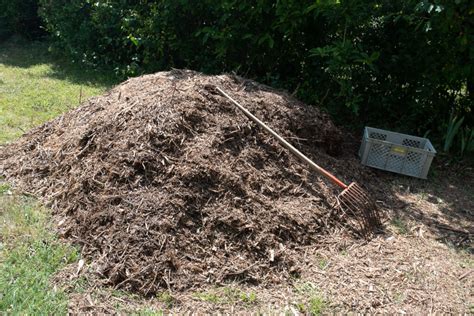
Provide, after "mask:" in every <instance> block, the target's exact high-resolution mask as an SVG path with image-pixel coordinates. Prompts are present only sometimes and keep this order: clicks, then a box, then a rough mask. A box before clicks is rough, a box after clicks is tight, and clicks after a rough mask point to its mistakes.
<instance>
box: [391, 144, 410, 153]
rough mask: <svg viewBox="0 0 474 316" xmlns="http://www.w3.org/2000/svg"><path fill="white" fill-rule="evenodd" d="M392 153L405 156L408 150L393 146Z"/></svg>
mask: <svg viewBox="0 0 474 316" xmlns="http://www.w3.org/2000/svg"><path fill="white" fill-rule="evenodd" d="M391 152H392V154H399V155H405V154H406V153H407V149H406V148H405V147H398V146H393V147H392V150H391Z"/></svg>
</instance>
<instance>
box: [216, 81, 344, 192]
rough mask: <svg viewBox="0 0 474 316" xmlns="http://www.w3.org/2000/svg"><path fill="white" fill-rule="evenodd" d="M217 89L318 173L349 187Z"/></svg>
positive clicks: (337, 183)
mask: <svg viewBox="0 0 474 316" xmlns="http://www.w3.org/2000/svg"><path fill="white" fill-rule="evenodd" d="M216 89H217V91H219V93H221V94H222V95H223V96H224V97H226V98H227V99H229V100H230V101H231V102H232V103H233V104H234V105H235V106H237V107H238V108H239V109H240V110H241V111H242V112H244V114H245V115H246V116H247V117H248V118H249V119H251V120H252V121H254V122H255V123H256V124H257V125H258V126H260V127H262V128H263V129H264V130H266V131H267V132H269V133H270V134H272V135H273V137H275V138H276V139H277V140H278V141H279V142H280V144H281V145H282V146H283V147H285V148H286V149H288V150H289V151H291V152H292V153H293V154H294V155H295V156H296V157H298V158H300V159H301V160H303V161H304V162H306V163H307V164H308V165H309V166H310V167H311V168H313V169H314V170H315V171H317V172H318V173H320V174H321V175H323V176H325V177H326V178H327V179H328V180H329V181H331V182H332V183H334V184H335V185H337V186H339V187H341V188H342V189H346V188H347V185H345V184H344V183H343V182H342V181H341V180H339V179H338V178H336V177H335V176H334V175H333V174H331V173H330V172H329V171H327V170H325V169H323V168H321V167H320V166H318V165H317V164H315V163H314V162H313V161H312V160H311V159H309V158H308V157H306V156H305V155H304V154H303V153H302V152H300V151H299V150H298V149H296V148H295V147H293V145H291V144H290V143H289V142H287V141H286V140H285V139H284V138H283V137H281V136H280V135H278V134H277V133H276V132H275V131H274V130H272V129H271V128H270V127H268V126H267V125H266V124H265V123H263V122H262V121H260V120H259V119H258V118H257V117H256V116H254V115H253V114H252V113H250V112H249V111H248V110H247V109H246V108H244V107H243V106H242V105H240V104H239V103H237V101H235V100H234V99H232V98H231V97H230V96H229V95H228V94H227V93H225V92H224V91H223V90H222V89H221V88H219V87H216Z"/></svg>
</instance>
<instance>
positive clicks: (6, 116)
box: [0, 39, 114, 144]
mask: <svg viewBox="0 0 474 316" xmlns="http://www.w3.org/2000/svg"><path fill="white" fill-rule="evenodd" d="M113 83H114V79H113V77H112V76H111V75H108V74H103V73H100V72H94V71H91V70H85V69H84V68H83V67H81V66H79V65H74V64H71V63H67V62H64V61H58V60H56V59H55V58H54V56H52V55H51V54H50V53H49V52H48V46H47V44H46V43H42V42H25V41H23V40H21V39H12V40H9V41H7V42H3V43H0V144H2V143H7V142H9V141H12V140H14V139H16V138H17V137H18V136H20V135H21V134H23V133H24V132H25V131H27V130H29V129H31V128H33V127H35V126H38V125H40V124H41V123H44V122H45V121H47V120H50V119H51V118H54V117H56V116H58V115H60V114H61V113H63V112H64V111H66V110H68V109H70V108H72V107H75V106H77V105H78V104H79V100H80V99H81V100H82V101H84V100H85V99H87V98H89V97H91V96H93V95H97V94H100V93H102V92H104V91H105V90H106V89H107V88H108V87H110V86H111V85H112V84H113Z"/></svg>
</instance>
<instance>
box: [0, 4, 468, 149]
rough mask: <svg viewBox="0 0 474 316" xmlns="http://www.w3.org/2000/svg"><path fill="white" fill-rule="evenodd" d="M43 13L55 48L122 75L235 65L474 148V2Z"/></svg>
mask: <svg viewBox="0 0 474 316" xmlns="http://www.w3.org/2000/svg"><path fill="white" fill-rule="evenodd" d="M1 1H5V0H1ZM37 1H38V0H28V1H19V0H12V1H9V4H10V3H21V4H22V5H17V7H18V8H19V9H18V10H19V12H18V14H14V13H12V12H9V13H7V14H6V15H7V16H20V15H21V14H23V13H25V12H29V11H28V10H27V11H24V10H23V9H21V8H22V7H23V5H24V4H25V3H28V4H29V5H31V8H34V7H35V4H34V3H36V2H37ZM11 8H14V6H11ZM28 8H30V7H29V6H28ZM0 9H1V6H0ZM10 10H12V9H10ZM20 11H21V12H20ZM39 15H40V16H41V18H42V21H43V25H44V28H45V29H46V30H47V31H48V32H49V34H50V37H51V40H52V43H53V47H54V48H55V51H56V52H59V53H61V54H64V55H67V56H70V57H72V58H74V60H75V61H77V62H83V63H86V64H89V65H91V66H94V67H110V68H113V69H114V70H115V72H116V73H117V75H118V76H120V77H127V76H135V75H139V74H141V73H147V72H153V71H157V70H162V69H169V68H170V67H176V68H191V69H195V70H201V71H205V72H207V73H221V72H224V71H234V72H236V73H237V74H240V75H243V76H246V77H250V78H254V79H257V80H259V81H261V82H265V83H267V84H270V85H273V86H276V87H281V88H285V89H288V90H289V91H291V92H293V91H294V92H295V93H296V94H297V95H298V97H299V98H300V99H302V100H304V101H306V102H309V103H314V104H317V105H319V106H322V107H324V108H326V109H327V110H328V111H329V112H330V113H331V114H332V115H333V117H334V119H335V120H336V121H338V122H339V123H342V124H345V125H346V126H347V125H349V126H352V127H356V128H360V127H361V126H363V125H370V126H374V127H381V128H389V129H391V130H398V131H402V132H407V133H412V134H416V135H420V136H423V135H426V134H429V135H430V137H432V138H434V139H437V140H438V141H439V142H440V143H441V142H444V144H443V145H444V146H443V147H445V149H446V148H447V150H449V149H450V148H451V145H453V146H452V147H453V148H456V150H458V151H461V152H463V153H464V152H467V151H468V150H472V149H473V147H474V131H473V130H472V129H470V128H469V127H471V126H473V125H474V115H473V114H472V104H473V95H474V45H473V43H474V5H473V4H472V1H471V0H438V1H434V0H431V1H426V0H405V1H402V0H399V1H397V0H316V1H315V0H273V1H271V0H219V1H217V0H201V1H193V0H156V1H151V0H129V1H126V0H116V1H110V0H96V1H93V0H39ZM4 16H5V13H4ZM10 25H16V26H14V27H15V28H16V30H20V31H21V32H25V25H23V24H21V23H18V22H15V23H10ZM35 27H36V28H37V25H31V28H35ZM448 142H449V143H448Z"/></svg>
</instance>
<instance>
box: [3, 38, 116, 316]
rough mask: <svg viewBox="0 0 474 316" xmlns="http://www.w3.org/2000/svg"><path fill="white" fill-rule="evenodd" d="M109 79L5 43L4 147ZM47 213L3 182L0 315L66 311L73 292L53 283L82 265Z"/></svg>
mask: <svg viewBox="0 0 474 316" xmlns="http://www.w3.org/2000/svg"><path fill="white" fill-rule="evenodd" d="M112 83H113V80H112V79H110V77H107V75H105V74H101V73H96V72H93V71H87V72H86V71H83V70H82V69H81V67H79V66H77V65H73V64H67V63H61V62H56V61H55V58H54V57H53V56H52V55H51V54H50V53H49V52H48V45H47V43H41V42H34V43H32V42H25V41H22V40H21V39H12V40H9V41H7V42H3V43H1V44H0V150H1V146H2V144H5V143H8V142H10V141H13V140H15V139H16V138H18V137H19V136H20V135H21V134H23V133H24V132H25V131H28V130H29V129H31V128H33V127H35V126H38V125H40V124H41V123H43V122H45V121H47V120H49V119H51V118H53V117H55V116H58V115H60V114H61V113H63V112H64V111H67V110H68V109H70V108H72V107H75V106H77V105H78V104H79V102H80V101H81V100H82V101H83V100H85V99H87V98H89V97H90V96H93V95H97V94H100V93H102V92H103V91H105V90H106V89H107V88H108V87H110V86H111V85H112ZM49 219H50V215H49V212H48V210H47V209H45V208H44V207H42V206H41V205H39V203H38V202H37V201H35V200H34V199H33V198H31V197H27V196H23V195H18V194H15V193H13V192H12V190H11V189H10V187H9V185H8V184H6V183H5V182H3V181H2V179H1V178H0V313H8V314H30V315H35V314H48V315H51V314H58V313H59V314H64V313H65V312H66V311H67V309H66V308H67V302H68V301H67V295H66V294H65V293H64V292H63V291H62V290H61V289H59V288H57V287H55V286H53V285H52V284H51V282H50V281H51V278H52V277H53V276H54V274H55V273H57V271H59V270H60V269H61V268H62V267H64V266H65V265H67V264H68V263H72V262H75V261H77V260H79V254H78V252H77V250H76V249H75V248H73V247H71V246H68V245H65V244H64V243H61V242H59V241H58V240H57V238H56V236H55V234H54V233H52V232H51V231H52V229H51V228H52V227H51V226H50V224H49Z"/></svg>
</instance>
